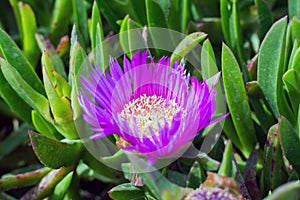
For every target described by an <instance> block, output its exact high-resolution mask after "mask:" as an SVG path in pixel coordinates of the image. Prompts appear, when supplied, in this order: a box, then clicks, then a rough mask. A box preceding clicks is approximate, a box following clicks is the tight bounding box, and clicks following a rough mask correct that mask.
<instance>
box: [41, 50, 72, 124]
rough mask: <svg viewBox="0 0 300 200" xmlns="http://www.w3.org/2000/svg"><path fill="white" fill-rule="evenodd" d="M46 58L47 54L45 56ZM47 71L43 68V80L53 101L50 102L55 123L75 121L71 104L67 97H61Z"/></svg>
mask: <svg viewBox="0 0 300 200" xmlns="http://www.w3.org/2000/svg"><path fill="white" fill-rule="evenodd" d="M43 55H45V57H46V54H43ZM51 75H52V74H48V73H47V70H46V66H43V78H44V84H45V89H46V92H47V96H48V98H49V99H51V101H50V102H49V104H50V107H51V111H52V114H53V117H54V121H55V123H57V124H63V123H66V122H69V121H72V120H73V116H72V109H71V102H70V99H68V97H66V96H59V95H58V93H57V91H56V89H57V84H56V85H54V83H53V82H52V81H51V79H50V76H51Z"/></svg>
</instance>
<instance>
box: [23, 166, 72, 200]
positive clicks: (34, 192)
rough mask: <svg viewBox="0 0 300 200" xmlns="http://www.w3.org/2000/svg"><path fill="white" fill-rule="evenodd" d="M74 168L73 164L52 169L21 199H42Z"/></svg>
mask: <svg viewBox="0 0 300 200" xmlns="http://www.w3.org/2000/svg"><path fill="white" fill-rule="evenodd" d="M72 170H74V165H72V166H69V167H65V166H63V167H61V168H60V169H57V170H52V171H51V172H50V173H48V174H47V175H46V176H45V177H44V178H43V179H42V180H41V181H40V183H39V184H38V185H37V186H36V187H35V188H32V189H31V190H29V191H28V192H27V193H26V194H25V195H24V196H23V197H22V199H35V200H43V199H45V198H46V197H47V196H49V195H50V194H52V193H53V191H54V189H55V186H56V185H57V184H58V183H59V182H60V181H61V180H63V179H64V178H65V177H66V175H67V174H69V173H70V172H71V171H72Z"/></svg>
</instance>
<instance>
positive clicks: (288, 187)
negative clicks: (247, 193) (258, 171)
mask: <svg viewBox="0 0 300 200" xmlns="http://www.w3.org/2000/svg"><path fill="white" fill-rule="evenodd" d="M299 191H300V183H299V181H293V182H289V183H286V184H284V185H282V186H280V187H279V188H277V189H276V190H275V191H274V193H273V194H272V195H271V196H270V198H269V200H282V199H291V200H292V199H295V200H296V199H300V192H299Z"/></svg>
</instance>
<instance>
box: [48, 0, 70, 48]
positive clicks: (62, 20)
mask: <svg viewBox="0 0 300 200" xmlns="http://www.w3.org/2000/svg"><path fill="white" fill-rule="evenodd" d="M71 17H72V3H71V2H70V0H56V1H55V4H54V9H53V14H52V22H51V26H50V39H51V41H52V42H53V43H54V44H57V43H58V42H59V40H60V38H61V37H62V36H63V35H65V34H66V33H67V30H68V26H67V25H68V24H69V23H70V20H71Z"/></svg>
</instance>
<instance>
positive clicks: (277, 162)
mask: <svg viewBox="0 0 300 200" xmlns="http://www.w3.org/2000/svg"><path fill="white" fill-rule="evenodd" d="M279 131H280V130H279V125H278V124H275V125H273V126H272V127H271V128H270V129H269V133H268V137H267V141H266V144H265V148H264V161H263V166H264V167H263V171H262V176H261V177H262V186H261V190H262V192H263V194H264V195H267V193H268V192H269V191H270V190H274V189H275V188H277V187H278V186H280V185H281V184H282V183H283V182H284V181H285V180H286V173H285V172H283V171H282V169H284V163H283V157H282V151H281V147H280V143H279Z"/></svg>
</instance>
